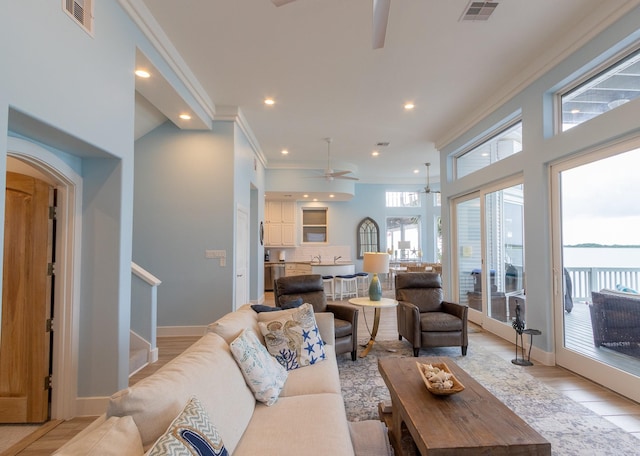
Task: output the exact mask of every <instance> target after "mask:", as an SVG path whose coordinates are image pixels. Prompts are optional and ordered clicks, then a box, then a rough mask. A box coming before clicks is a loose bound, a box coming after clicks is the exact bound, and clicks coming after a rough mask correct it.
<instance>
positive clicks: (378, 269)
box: [362, 252, 389, 274]
mask: <svg viewBox="0 0 640 456" xmlns="http://www.w3.org/2000/svg"><path fill="white" fill-rule="evenodd" d="M362 270H363V271H364V272H373V273H377V274H382V273H385V272H389V254H388V253H382V252H366V253H365V254H364V262H363V264H362Z"/></svg>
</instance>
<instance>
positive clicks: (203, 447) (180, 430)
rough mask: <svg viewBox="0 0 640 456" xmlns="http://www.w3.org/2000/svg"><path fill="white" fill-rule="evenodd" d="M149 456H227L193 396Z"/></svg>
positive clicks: (217, 434)
mask: <svg viewBox="0 0 640 456" xmlns="http://www.w3.org/2000/svg"><path fill="white" fill-rule="evenodd" d="M148 454H149V456H169V455H170V456H183V455H184V456H192V455H194V454H198V455H201V456H229V452H228V451H227V449H226V448H225V447H224V443H223V442H222V438H221V437H220V434H219V433H218V430H217V429H216V428H215V426H214V425H213V424H212V423H211V421H209V416H208V415H207V411H206V410H205V409H204V407H203V406H202V404H201V403H200V401H199V400H198V398H196V397H195V396H194V397H192V398H191V399H190V400H189V402H188V403H187V405H186V406H185V408H184V409H183V410H182V412H180V414H179V415H178V416H177V417H176V419H175V420H173V423H171V425H170V426H169V429H167V432H165V433H164V434H163V435H162V436H160V438H159V439H158V440H157V441H156V443H155V444H154V445H153V447H152V448H151V450H150V451H149V453H148Z"/></svg>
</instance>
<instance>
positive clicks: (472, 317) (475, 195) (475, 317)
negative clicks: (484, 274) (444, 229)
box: [449, 191, 486, 326]
mask: <svg viewBox="0 0 640 456" xmlns="http://www.w3.org/2000/svg"><path fill="white" fill-rule="evenodd" d="M475 199H477V200H479V203H480V250H481V251H482V250H483V248H484V245H483V238H484V227H483V226H482V220H483V219H484V217H483V215H482V207H483V205H482V195H481V193H480V191H475V192H472V193H467V194H465V195H461V196H458V197H456V198H453V199H452V200H451V204H450V206H449V208H450V209H449V210H450V215H449V217H450V220H451V222H452V224H451V226H452V230H451V233H454V234H453V236H451V247H452V248H451V251H452V252H456V253H455V255H451V258H450V260H451V267H452V271H453V274H452V277H455V280H453V281H452V290H451V291H452V293H453V296H455V298H454V299H455V300H459V299H460V270H459V269H460V262H459V257H458V255H459V254H460V249H461V248H462V246H461V245H460V240H459V239H458V228H459V227H458V213H457V208H458V205H459V204H461V203H466V202H468V201H471V200H475ZM482 258H483V256H482V257H481V263H482ZM483 299H484V298H483ZM482 309H483V310H482V311H479V310H476V309H474V308H472V307H469V312H468V314H467V318H468V319H469V321H471V322H473V323H476V324H478V325H480V326H482V322H483V320H484V318H485V316H486V314H485V312H484V309H485V304H484V301H483V304H482Z"/></svg>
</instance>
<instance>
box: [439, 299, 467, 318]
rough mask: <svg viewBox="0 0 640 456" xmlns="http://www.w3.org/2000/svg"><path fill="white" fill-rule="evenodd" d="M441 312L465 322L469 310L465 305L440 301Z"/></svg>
mask: <svg viewBox="0 0 640 456" xmlns="http://www.w3.org/2000/svg"><path fill="white" fill-rule="evenodd" d="M442 310H444V311H445V312H446V313H448V314H451V315H455V316H456V317H458V318H461V319H463V320H466V319H467V313H468V311H469V308H468V307H467V306H466V305H464V304H459V303H457V302H447V301H442Z"/></svg>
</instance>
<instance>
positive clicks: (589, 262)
mask: <svg viewBox="0 0 640 456" xmlns="http://www.w3.org/2000/svg"><path fill="white" fill-rule="evenodd" d="M563 252H564V258H563V259H564V266H565V267H569V268H596V267H598V268H640V247H638V248H611V247H592V248H591V247H565V248H564V249H563Z"/></svg>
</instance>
